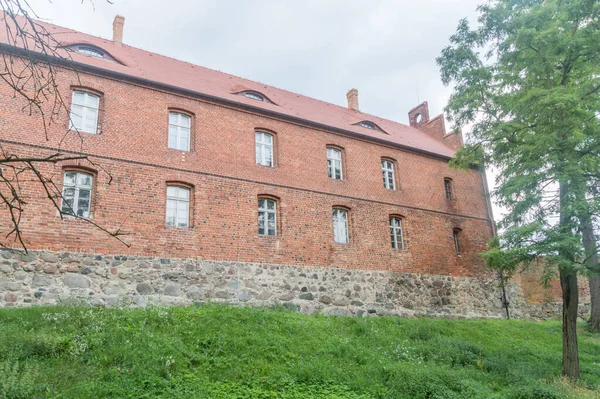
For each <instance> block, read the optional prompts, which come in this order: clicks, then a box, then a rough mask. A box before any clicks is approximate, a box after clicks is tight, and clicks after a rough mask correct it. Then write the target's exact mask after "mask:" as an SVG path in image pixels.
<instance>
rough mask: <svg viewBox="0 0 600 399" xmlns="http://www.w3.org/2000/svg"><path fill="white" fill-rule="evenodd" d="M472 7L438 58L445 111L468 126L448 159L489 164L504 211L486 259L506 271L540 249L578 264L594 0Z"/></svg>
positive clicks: (596, 47)
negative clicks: (470, 18)
mask: <svg viewBox="0 0 600 399" xmlns="http://www.w3.org/2000/svg"><path fill="white" fill-rule="evenodd" d="M479 12H480V16H479V19H478V24H477V26H476V27H475V28H471V26H470V25H469V23H468V22H467V20H463V21H461V22H460V24H459V26H458V28H457V30H456V33H455V34H454V35H453V36H452V37H451V39H450V45H449V46H448V47H447V48H445V49H444V50H443V51H442V54H441V55H440V57H439V58H438V60H437V61H438V64H439V66H440V68H441V76H442V80H443V82H444V83H445V84H453V85H454V91H453V94H452V96H451V98H450V101H449V104H448V106H447V108H446V111H447V114H448V116H449V118H450V119H451V120H452V121H453V124H454V128H455V129H460V128H462V127H464V126H468V127H469V128H470V136H469V140H468V144H467V145H466V146H465V147H464V148H462V149H461V150H460V151H458V153H457V154H456V157H455V159H454V160H453V161H452V165H454V166H456V167H467V166H469V165H473V164H478V165H485V166H491V167H493V168H494V169H496V170H497V171H498V177H497V182H496V183H497V190H496V192H495V197H496V199H497V201H498V203H499V204H500V205H502V206H504V207H505V208H506V209H508V214H507V215H506V216H505V217H504V219H503V220H502V221H501V222H500V226H501V227H502V229H503V234H502V236H501V240H500V241H498V242H495V243H492V244H495V245H493V246H492V247H491V249H490V251H489V252H488V253H487V254H485V257H486V261H487V262H488V264H489V265H490V266H492V267H493V268H496V269H499V270H503V271H506V272H507V273H508V274H510V273H514V272H515V271H516V269H517V265H519V264H520V263H521V262H525V263H527V262H529V261H531V259H533V258H535V257H536V256H545V257H547V258H548V259H549V260H550V261H552V262H553V263H554V264H556V265H557V266H558V267H559V268H560V269H561V270H562V271H564V272H566V273H568V274H574V273H579V272H582V271H584V270H585V267H584V265H582V264H581V263H582V259H585V258H586V256H587V257H589V252H590V248H587V249H586V251H587V252H584V248H583V247H582V240H581V233H580V229H581V225H582V224H583V223H585V220H589V217H590V215H591V216H592V217H593V215H596V216H598V215H599V213H600V195H599V194H600V193H599V192H598V190H599V189H600V172H599V171H600V118H599V117H598V113H599V110H600V3H599V2H597V1H594V0H527V1H520V0H492V1H490V2H488V3H487V4H485V5H482V6H480V7H479ZM559 188H562V193H559ZM558 216H560V219H559V218H558ZM586 218H587V219H586ZM592 266H593V265H592ZM592 266H590V265H587V267H588V268H590V267H592Z"/></svg>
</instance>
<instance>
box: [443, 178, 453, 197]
mask: <svg viewBox="0 0 600 399" xmlns="http://www.w3.org/2000/svg"><path fill="white" fill-rule="evenodd" d="M444 189H445V190H446V199H449V200H451V199H453V198H454V193H453V192H452V179H450V178H449V177H446V178H445V179H444Z"/></svg>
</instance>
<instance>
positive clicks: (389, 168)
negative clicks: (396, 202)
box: [381, 159, 396, 190]
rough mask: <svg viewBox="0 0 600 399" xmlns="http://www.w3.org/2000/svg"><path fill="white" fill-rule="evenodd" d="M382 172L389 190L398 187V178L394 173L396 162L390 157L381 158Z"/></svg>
mask: <svg viewBox="0 0 600 399" xmlns="http://www.w3.org/2000/svg"><path fill="white" fill-rule="evenodd" d="M381 174H382V175H383V187H385V188H387V189H388V190H395V189H396V179H395V173H394V162H392V161H390V160H389V159H382V160H381Z"/></svg>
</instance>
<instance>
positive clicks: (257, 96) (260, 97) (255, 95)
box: [235, 90, 277, 105]
mask: <svg viewBox="0 0 600 399" xmlns="http://www.w3.org/2000/svg"><path fill="white" fill-rule="evenodd" d="M235 94H237V95H239V96H244V97H246V98H249V99H251V100H256V101H262V102H265V103H269V104H275V103H274V102H273V101H271V100H270V99H269V98H268V97H267V96H265V95H264V94H261V93H259V92H257V91H254V90H244V91H240V92H238V93H235ZM275 105H277V104H275Z"/></svg>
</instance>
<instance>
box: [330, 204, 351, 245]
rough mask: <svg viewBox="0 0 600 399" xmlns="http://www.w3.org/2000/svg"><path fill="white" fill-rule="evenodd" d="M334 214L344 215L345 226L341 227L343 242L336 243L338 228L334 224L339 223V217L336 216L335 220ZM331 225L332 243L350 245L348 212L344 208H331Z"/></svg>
mask: <svg viewBox="0 0 600 399" xmlns="http://www.w3.org/2000/svg"><path fill="white" fill-rule="evenodd" d="M336 214H337V215H340V214H343V215H344V219H343V221H344V222H345V226H342V227H343V228H344V230H345V233H346V234H345V237H344V238H345V241H338V240H337V238H338V232H339V229H338V226H337V224H336V222H339V216H337V219H336ZM331 220H332V225H333V242H334V243H335V244H349V243H350V210H349V209H348V208H344V207H339V206H334V207H333V208H332V218H331Z"/></svg>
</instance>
